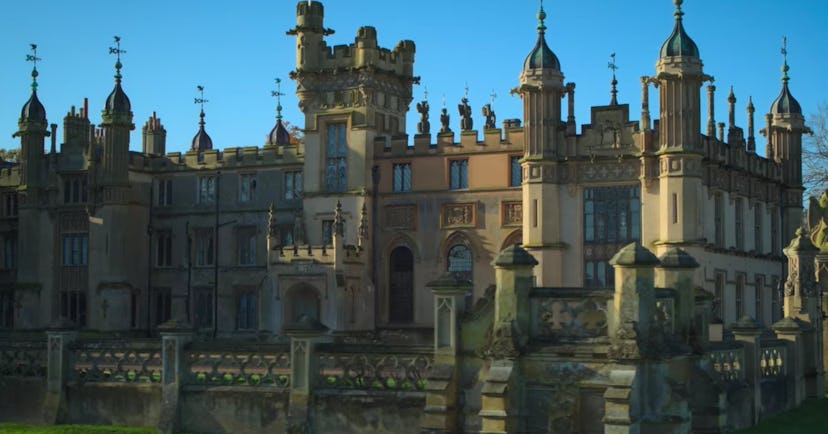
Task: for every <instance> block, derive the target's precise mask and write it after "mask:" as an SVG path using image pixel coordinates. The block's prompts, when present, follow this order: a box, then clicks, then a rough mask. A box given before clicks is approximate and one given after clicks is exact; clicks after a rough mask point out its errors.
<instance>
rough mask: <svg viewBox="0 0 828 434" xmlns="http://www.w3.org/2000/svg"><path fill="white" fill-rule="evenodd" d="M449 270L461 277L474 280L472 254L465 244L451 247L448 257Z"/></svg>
mask: <svg viewBox="0 0 828 434" xmlns="http://www.w3.org/2000/svg"><path fill="white" fill-rule="evenodd" d="M446 263H447V264H448V267H447V268H448V270H447V271H448V272H449V273H452V274H453V275H454V276H455V277H457V278H459V279H466V280H472V254H471V250H469V248H468V246H466V245H465V244H455V245H453V246H451V247H449V250H448V256H447V258H446Z"/></svg>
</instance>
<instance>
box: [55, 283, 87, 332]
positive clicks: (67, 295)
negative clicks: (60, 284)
mask: <svg viewBox="0 0 828 434" xmlns="http://www.w3.org/2000/svg"><path fill="white" fill-rule="evenodd" d="M60 316H61V317H62V318H67V319H70V320H72V321H73V322H74V323H75V324H77V325H79V326H85V325H86V292H85V291H61V292H60Z"/></svg>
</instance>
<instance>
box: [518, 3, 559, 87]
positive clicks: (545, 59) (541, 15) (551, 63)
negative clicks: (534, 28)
mask: <svg viewBox="0 0 828 434" xmlns="http://www.w3.org/2000/svg"><path fill="white" fill-rule="evenodd" d="M545 19H546V12H544V10H543V6H541V8H540V10H539V11H538V42H537V43H535V48H533V49H532V51H531V52H529V55H528V56H526V60H524V61H523V69H524V70H526V69H554V70H558V71H560V69H561V62H560V61H559V60H558V56H556V55H555V53H553V52H552V50H550V49H549V46H548V45H546V36H545V35H546V25H544V23H543V20H545Z"/></svg>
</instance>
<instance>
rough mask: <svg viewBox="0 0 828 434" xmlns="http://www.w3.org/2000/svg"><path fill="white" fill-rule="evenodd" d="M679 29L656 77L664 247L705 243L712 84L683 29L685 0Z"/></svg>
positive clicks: (678, 12) (667, 44)
mask: <svg viewBox="0 0 828 434" xmlns="http://www.w3.org/2000/svg"><path fill="white" fill-rule="evenodd" d="M674 3H675V5H676V10H675V13H674V15H675V18H676V21H675V27H674V28H673V32H672V33H671V34H670V36H669V37H668V38H667V40H666V41H665V42H664V44H663V45H662V46H661V51H660V53H659V59H658V62H657V63H656V75H655V77H652V79H651V80H653V81H654V82H655V83H657V85H658V89H659V114H660V116H659V117H660V121H659V127H658V153H657V154H658V160H659V171H658V172H659V194H658V201H659V204H658V208H659V209H661V210H668V211H669V212H668V213H660V222H659V231H658V240H657V243H658V244H662V245H664V244H686V243H694V242H699V241H700V240H702V239H703V232H702V230H703V228H702V219H701V213H700V212H699V211H697V210H700V209H701V206H702V204H701V200H702V175H703V171H702V158H703V155H704V152H705V150H704V142H703V138H702V136H701V134H700V127H701V123H700V88H701V85H702V83H703V82H704V81H707V80H712V78H711V77H709V76H707V75H705V74H704V72H703V71H702V61H701V59H700V57H699V48H698V47H697V46H696V43H695V42H693V40H692V39H690V36H688V35H687V33H686V32H685V30H684V25H683V24H682V16H683V15H684V13H683V12H682V10H681V4H682V1H681V0H674Z"/></svg>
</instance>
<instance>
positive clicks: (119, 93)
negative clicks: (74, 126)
mask: <svg viewBox="0 0 828 434" xmlns="http://www.w3.org/2000/svg"><path fill="white" fill-rule="evenodd" d="M114 39H115V46H114V47H109V54H114V55H115V89H113V90H112V92H111V93H110V94H109V96H108V97H107V98H106V105H105V106H104V111H108V112H121V113H127V112H130V111H132V104H131V103H130V102H129V98H128V97H127V95H126V93H124V90H123V88H121V79H122V78H123V76H122V75H121V68H123V67H124V65H123V64H122V63H121V54H123V53H126V50H123V49H121V37H120V36H115V37H114Z"/></svg>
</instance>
